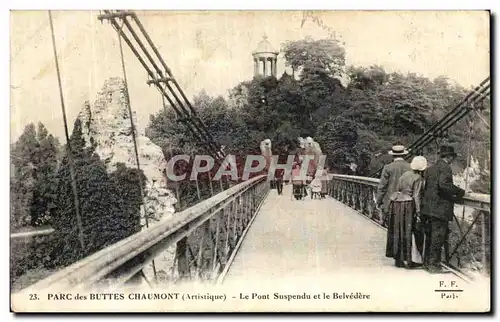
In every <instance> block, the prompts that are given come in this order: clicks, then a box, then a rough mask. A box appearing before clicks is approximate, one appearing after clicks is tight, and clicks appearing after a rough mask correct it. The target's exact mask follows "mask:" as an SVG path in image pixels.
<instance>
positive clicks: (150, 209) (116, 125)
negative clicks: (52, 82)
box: [78, 78, 177, 278]
mask: <svg viewBox="0 0 500 322" xmlns="http://www.w3.org/2000/svg"><path fill="white" fill-rule="evenodd" d="M128 108H129V106H128V101H127V97H126V91H125V83H124V81H123V80H122V79H120V78H111V79H109V80H107V81H106V82H105V83H104V86H103V87H102V90H101V92H100V93H98V94H97V98H96V100H95V102H94V104H93V105H90V104H89V102H86V103H85V106H84V107H83V109H82V111H81V112H80V114H79V115H78V118H79V119H80V121H81V123H82V132H83V135H84V139H85V142H86V144H87V145H88V146H91V145H94V146H95V152H96V153H97V154H98V155H99V156H100V158H101V160H103V161H104V162H105V163H106V165H107V167H108V172H113V171H114V170H115V169H116V166H117V164H118V163H124V164H125V165H126V166H127V167H130V168H136V167H137V162H136V156H135V150H134V142H133V138H132V125H131V122H130V117H129V110H128ZM133 118H134V125H135V126H136V138H137V149H138V154H139V163H140V167H141V170H142V171H143V172H144V174H145V176H146V178H147V182H146V186H145V187H144V188H145V189H144V190H145V206H146V207H145V208H146V211H147V214H148V218H149V225H151V224H154V223H155V222H157V221H159V220H168V218H170V217H172V215H173V214H174V212H175V209H174V204H175V203H176V202H177V200H176V198H175V195H174V193H173V192H171V191H170V190H168V189H167V188H166V181H165V177H164V175H163V171H164V170H165V169H166V162H165V158H164V155H163V152H162V149H161V148H160V147H159V146H157V145H155V144H154V143H152V142H151V141H150V140H149V139H148V138H147V137H146V136H145V131H144V129H140V128H137V120H136V116H135V113H134V114H133ZM141 215H142V219H141V224H142V225H143V229H144V228H145V218H144V213H143V211H142V210H141ZM173 252H174V250H169V251H167V252H165V254H164V255H163V256H160V257H159V258H158V259H157V260H156V261H157V263H156V268H157V269H161V268H162V267H165V266H168V265H169V263H171V262H172V261H173V257H174V256H173ZM146 274H147V275H149V276H148V277H149V278H150V277H152V276H151V275H152V272H151V268H150V267H148V268H147V269H146Z"/></svg>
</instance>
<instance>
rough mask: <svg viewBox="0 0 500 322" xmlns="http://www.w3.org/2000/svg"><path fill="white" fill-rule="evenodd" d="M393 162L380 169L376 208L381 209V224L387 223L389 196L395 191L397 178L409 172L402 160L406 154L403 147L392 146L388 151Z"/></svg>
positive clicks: (407, 165)
mask: <svg viewBox="0 0 500 322" xmlns="http://www.w3.org/2000/svg"><path fill="white" fill-rule="evenodd" d="M389 154H390V155H392V157H393V161H392V162H391V163H389V164H387V165H386V166H384V168H383V169H382V175H381V176H380V183H379V185H378V189H377V198H376V199H377V200H376V202H377V207H379V208H380V207H381V206H382V205H383V206H382V212H383V218H382V220H383V222H384V223H387V221H388V214H389V203H390V201H391V200H390V197H391V195H392V194H393V193H394V192H395V191H396V187H397V185H398V181H399V178H400V177H401V175H402V174H403V173H405V172H406V171H409V170H411V168H410V164H409V163H408V162H406V161H405V159H403V156H405V155H407V154H408V150H406V149H405V147H404V146H403V145H394V146H393V147H392V150H391V151H389Z"/></svg>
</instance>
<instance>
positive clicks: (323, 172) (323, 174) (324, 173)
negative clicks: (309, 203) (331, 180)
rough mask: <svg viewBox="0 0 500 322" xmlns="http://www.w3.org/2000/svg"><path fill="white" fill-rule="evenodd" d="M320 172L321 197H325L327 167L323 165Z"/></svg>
mask: <svg viewBox="0 0 500 322" xmlns="http://www.w3.org/2000/svg"><path fill="white" fill-rule="evenodd" d="M321 172H322V173H321V198H325V197H326V195H328V168H327V167H325V168H324V169H323V170H321Z"/></svg>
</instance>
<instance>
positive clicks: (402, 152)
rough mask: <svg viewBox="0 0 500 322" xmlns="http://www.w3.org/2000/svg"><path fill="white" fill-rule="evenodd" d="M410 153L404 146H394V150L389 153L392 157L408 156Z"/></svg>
mask: <svg viewBox="0 0 500 322" xmlns="http://www.w3.org/2000/svg"><path fill="white" fill-rule="evenodd" d="M408 153H409V152H408V150H406V148H405V147H404V145H394V146H393V147H392V150H391V151H389V154H390V155H407V154H408Z"/></svg>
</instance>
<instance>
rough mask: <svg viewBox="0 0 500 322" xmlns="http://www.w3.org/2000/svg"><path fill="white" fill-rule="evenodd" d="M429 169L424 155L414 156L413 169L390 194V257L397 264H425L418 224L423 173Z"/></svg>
mask: <svg viewBox="0 0 500 322" xmlns="http://www.w3.org/2000/svg"><path fill="white" fill-rule="evenodd" d="M426 168H427V160H426V159H425V158H424V157H423V156H417V157H415V158H413V161H412V162H411V170H410V171H406V172H405V173H403V175H402V176H401V178H400V179H399V182H398V186H397V189H396V192H395V193H394V194H393V195H392V196H391V197H390V200H391V201H390V204H389V214H390V216H389V226H388V229H387V247H386V256H387V257H391V258H394V260H395V265H396V266H397V267H406V268H412V267H416V266H419V265H420V264H422V251H423V241H422V237H421V234H420V233H419V231H417V229H416V226H417V222H419V220H420V208H421V195H422V187H423V177H422V173H423V171H424V170H425V169H426Z"/></svg>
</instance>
